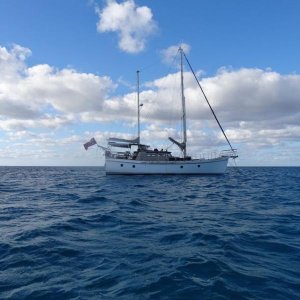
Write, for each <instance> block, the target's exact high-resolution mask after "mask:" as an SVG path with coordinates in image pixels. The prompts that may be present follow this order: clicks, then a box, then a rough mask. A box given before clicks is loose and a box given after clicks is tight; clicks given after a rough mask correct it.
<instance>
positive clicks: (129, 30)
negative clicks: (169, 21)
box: [96, 0, 156, 53]
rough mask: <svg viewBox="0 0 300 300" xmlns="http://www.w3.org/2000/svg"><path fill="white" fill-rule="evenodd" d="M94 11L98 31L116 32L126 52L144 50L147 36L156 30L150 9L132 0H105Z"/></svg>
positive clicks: (121, 46)
mask: <svg viewBox="0 0 300 300" xmlns="http://www.w3.org/2000/svg"><path fill="white" fill-rule="evenodd" d="M96 13H97V14H98V16H99V21H98V23H97V30H98V32H116V33H117V34H118V37H119V47H120V49H121V50H123V51H125V52H128V53H138V52H141V51H142V50H144V48H145V44H146V40H147V38H148V37H149V36H150V35H151V34H153V33H154V31H155V30H156V24H155V22H154V20H153V15H152V11H151V9H150V8H149V7H147V6H137V5H136V4H135V2H134V0H127V1H124V2H122V3H118V2H116V1H115V0H107V3H106V6H105V7H104V8H103V9H102V10H101V9H99V8H98V7H97V8H96Z"/></svg>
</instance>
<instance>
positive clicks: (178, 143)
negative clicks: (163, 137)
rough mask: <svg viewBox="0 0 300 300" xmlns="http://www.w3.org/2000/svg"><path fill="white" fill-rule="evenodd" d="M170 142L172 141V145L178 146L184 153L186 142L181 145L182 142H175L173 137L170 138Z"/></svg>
mask: <svg viewBox="0 0 300 300" xmlns="http://www.w3.org/2000/svg"><path fill="white" fill-rule="evenodd" d="M169 140H170V141H171V142H172V143H174V144H176V145H177V146H178V147H179V148H180V149H181V150H182V151H183V149H185V143H184V142H182V143H180V142H178V141H176V140H174V139H173V138H171V137H169Z"/></svg>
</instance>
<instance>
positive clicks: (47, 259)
mask: <svg viewBox="0 0 300 300" xmlns="http://www.w3.org/2000/svg"><path fill="white" fill-rule="evenodd" d="M0 230H1V231H0V233H1V235H0V299H300V168H262V167H261V168H239V169H235V168H229V170H228V172H227V173H226V174H225V175H221V176H105V174H104V172H103V170H101V169H100V168H62V167H59V168H52V167H0Z"/></svg>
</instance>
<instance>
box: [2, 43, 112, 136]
mask: <svg viewBox="0 0 300 300" xmlns="http://www.w3.org/2000/svg"><path fill="white" fill-rule="evenodd" d="M30 53H31V52H30V50H29V49H27V48H23V47H21V46H19V45H15V46H14V47H13V48H12V49H11V50H8V49H6V48H4V47H0V127H1V128H2V129H5V130H9V129H11V128H26V127H38V126H43V127H52V128H53V127H56V126H59V125H63V124H66V123H69V122H70V121H72V120H74V119H75V117H74V115H76V114H79V113H83V112H89V111H96V112H99V111H101V110H102V105H103V102H104V100H105V99H106V98H107V96H108V93H109V92H110V91H111V90H113V89H115V87H116V85H115V84H113V82H112V81H111V79H110V78H109V77H107V76H102V77H100V76H97V75H94V74H88V73H79V72H77V71H76V70H73V69H62V70H58V69H55V68H53V67H51V66H49V65H47V64H44V65H35V66H33V67H28V66H27V65H26V58H27V57H28V55H30ZM72 114H73V116H71V115H72Z"/></svg>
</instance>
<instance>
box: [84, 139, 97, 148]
mask: <svg viewBox="0 0 300 300" xmlns="http://www.w3.org/2000/svg"><path fill="white" fill-rule="evenodd" d="M96 144H97V142H96V140H95V139H94V138H91V139H90V141H89V142H87V143H85V144H83V147H84V149H85V150H87V149H88V148H89V147H91V146H93V145H96Z"/></svg>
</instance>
